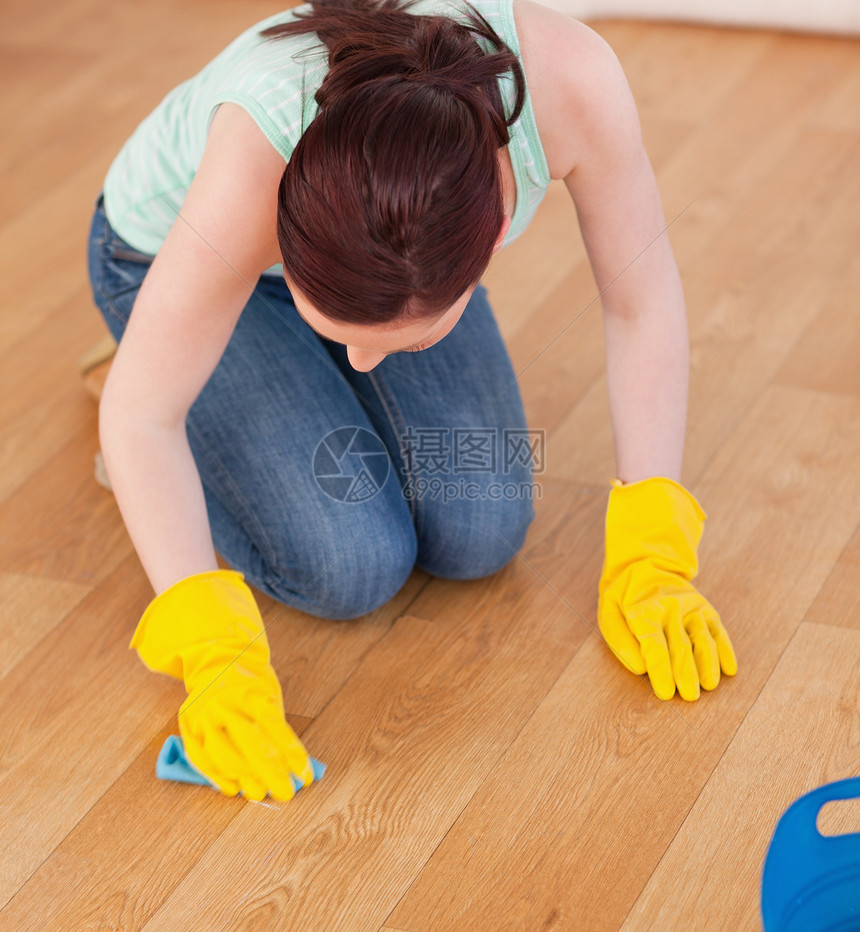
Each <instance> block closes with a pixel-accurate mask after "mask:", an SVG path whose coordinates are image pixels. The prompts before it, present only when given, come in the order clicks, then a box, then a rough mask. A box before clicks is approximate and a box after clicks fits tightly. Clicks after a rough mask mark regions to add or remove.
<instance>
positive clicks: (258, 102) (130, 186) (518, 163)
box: [104, 0, 550, 275]
mask: <svg viewBox="0 0 860 932" xmlns="http://www.w3.org/2000/svg"><path fill="white" fill-rule="evenodd" d="M471 2H472V5H473V6H474V7H475V8H476V9H477V10H478V11H479V12H480V13H481V14H482V15H483V16H484V17H485V18H486V19H487V20H488V22H489V23H490V25H492V27H493V28H494V29H495V30H496V32H497V33H498V35H499V36H500V37H501V38H502V39H503V40H504V41H505V42H506V43H507V45H508V46H509V47H510V49H511V51H513V52H514V54H515V55H517V57H519V58H520V60H522V56H521V52H520V45H519V39H518V37H517V32H516V26H515V24H514V15H513V9H512V3H513V0H471ZM304 9H307V6H304V7H296V8H294V9H291V10H287V11H285V12H282V13H278V14H276V15H274V16H270V17H268V18H267V19H264V20H263V21H262V22H259V23H257V24H255V25H254V26H252V27H251V28H250V29H247V30H246V31H245V32H243V33H242V34H241V35H240V36H239V37H238V38H237V39H235V40H234V41H233V42H231V43H230V45H228V46H227V48H225V49H224V50H223V51H222V52H221V53H220V54H219V55H218V56H216V57H215V58H214V59H213V60H212V61H211V62H209V64H208V65H206V66H205V67H204V68H203V69H202V70H201V71H200V72H198V73H197V74H196V75H194V77H192V78H190V79H189V80H187V81H184V82H183V83H182V84H180V85H179V86H178V87H175V88H174V89H173V90H172V91H171V92H170V93H169V94H168V95H167V96H166V97H165V98H164V99H163V100H162V101H161V103H160V104H159V105H158V106H157V107H156V108H155V110H153V111H152V113H150V114H149V116H148V117H146V119H144V120H143V122H142V123H141V124H140V125H139V126H138V128H137V129H136V130H135V132H134V133H133V134H132V136H131V137H130V138H129V139H128V141H127V142H126V143H125V145H124V146H123V148H122V149H121V150H120V152H119V154H118V155H117V157H116V159H115V160H114V162H113V163H112V165H111V166H110V168H109V170H108V173H107V176H106V178H105V182H104V204H105V212H106V214H107V218H108V220H109V221H110V224H111V226H112V227H113V228H114V229H115V230H116V232H117V233H118V234H119V235H120V236H121V237H122V238H123V239H124V240H125V241H126V242H127V243H129V244H130V245H131V246H133V247H134V248H135V249H137V250H139V251H140V252H143V253H147V254H149V255H155V253H156V252H158V249H159V247H160V246H161V244H162V243H163V242H164V239H165V237H166V236H167V233H168V232H169V230H170V228H171V226H172V225H173V222H174V221H175V219H176V215H177V213H178V212H179V209H180V208H181V207H182V202H183V200H184V199H185V193H186V191H187V190H188V186H189V185H190V183H191V180H192V179H193V177H194V174H195V172H196V170H197V166H198V165H199V164H200V159H201V157H202V155H203V148H204V146H205V144H206V136H207V133H208V130H209V125H210V123H211V121H212V117H213V116H214V114H215V111H216V110H217V108H218V106H219V104H222V103H225V102H228V101H230V102H232V103H235V104H238V105H239V106H241V107H243V108H244V109H245V110H247V111H248V113H249V114H250V115H251V117H252V118H253V119H254V121H255V122H256V123H257V125H258V126H259V127H260V129H261V130H262V131H263V133H264V134H265V136H266V138H267V139H268V140H269V141H270V142H271V143H272V145H273V146H274V147H275V149H277V151H278V152H279V153H280V154H281V155H282V156H283V158H284V159H285V160H286V161H289V158H290V155H291V153H292V151H293V149H294V147H295V145H296V143H297V142H298V140H299V137H300V136H301V134H302V131H303V129H304V128H305V127H306V126H307V125H308V124H309V123H310V121H311V120H312V119H313V118H314V115H315V114H316V112H317V104H316V101H315V100H314V94H315V92H316V90H317V88H318V87H319V86H320V84H321V83H322V80H323V78H324V77H325V74H326V71H327V70H328V57H327V49H326V48H325V47H324V46H323V45H322V43H321V42H320V40H319V38H318V37H317V36H316V35H315V34H308V35H303V36H290V37H287V38H278V39H268V40H267V39H264V38H263V37H262V36H261V35H260V32H261V31H262V30H263V29H266V28H268V27H269V26H273V25H275V24H276V23H282V22H287V21H289V20H291V19H293V18H294V15H295V12H296V11H297V10H304ZM410 12H414V13H434V14H440V15H445V16H449V17H450V18H452V19H463V18H464V17H463V7H461V6H457V5H456V3H455V2H454V0H418V2H417V3H416V4H415V5H414V6H412V7H411V8H410ZM499 86H500V89H501V93H502V97H503V99H504V101H505V106H506V107H507V112H508V113H510V112H511V111H512V107H513V100H514V97H515V87H514V82H513V79H512V78H511V77H509V76H503V77H502V78H500V79H499ZM510 136H511V139H510V145H509V152H510V156H511V163H512V165H513V171H514V178H515V180H516V194H517V196H516V208H515V210H514V216H513V218H512V221H511V229H510V232H509V233H508V235H507V237H506V239H505V245H507V244H508V243H510V242H511V241H512V240H513V239H515V238H516V237H517V236H519V235H520V234H521V233H522V232H523V230H524V229H525V228H526V226H528V223H529V221H530V220H531V219H532V217H533V216H534V214H535V211H536V210H537V207H538V204H539V203H540V201H541V199H542V198H543V195H544V193H545V192H546V188H547V186H548V184H549V181H550V178H549V169H548V167H547V163H546V157H545V155H544V151H543V147H542V146H541V142H540V138H539V136H538V131H537V125H536V123H535V117H534V111H533V110H532V106H531V100H530V98H529V96H528V91H527V93H526V101H525V106H524V107H523V110H522V113H521V115H520V117H519V118H518V120H517V121H516V123H515V124H514V125H513V126H512V127H511V130H510ZM267 272H268V273H271V274H278V275H280V274H281V267H280V266H273V267H272V268H271V269H267Z"/></svg>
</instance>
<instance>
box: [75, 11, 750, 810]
mask: <svg viewBox="0 0 860 932" xmlns="http://www.w3.org/2000/svg"><path fill="white" fill-rule="evenodd" d="M320 40H322V43H324V45H322V44H321V41H320ZM551 178H562V179H564V181H565V184H566V185H567V188H568V189H569V191H570V194H571V197H572V200H573V203H574V205H575V208H576V211H577V213H578V216H579V221H580V225H581V228H582V232H583V236H584V239H585V243H586V246H587V249H588V253H589V257H590V260H591V263H592V266H593V268H594V273H595V276H596V279H597V283H598V285H599V287H600V288H601V290H604V289H608V291H607V292H606V294H605V295H604V314H605V327H606V342H607V362H608V372H609V391H610V401H611V406H612V417H613V425H614V429H615V437H616V453H617V468H618V476H619V477H620V478H619V479H617V480H615V486H614V488H613V490H612V492H611V493H610V500H609V509H608V513H607V531H606V559H605V563H604V569H603V574H602V577H601V580H600V587H599V588H600V606H599V622H600V627H601V631H602V633H603V635H604V637H605V639H606V641H607V643H608V644H609V646H610V648H611V649H612V650H613V651H614V652H615V653H616V655H617V656H618V658H619V659H620V660H621V662H622V663H624V664H625V665H626V666H627V667H628V668H629V669H631V670H633V671H634V672H636V673H639V674H641V673H644V672H646V671H647V672H648V674H649V677H650V680H651V683H652V685H653V687H654V689H655V691H656V692H657V694H658V695H659V696H661V697H662V698H666V699H668V698H671V696H672V695H673V694H674V692H675V689H676V686H677V689H678V691H679V693H680V694H681V696H682V697H683V698H685V699H688V700H692V699H696V698H698V696H699V690H700V686H701V687H704V688H705V689H713V688H714V687H715V686H716V685H717V683H718V681H719V678H720V671H721V670H722V672H724V673H726V674H733V673H734V672H735V670H736V663H735V658H734V654H733V651H732V647H731V643H730V641H729V638H728V635H727V634H726V633H725V630H724V628H723V627H722V625H721V623H720V620H719V617H718V615H717V613H716V612H715V611H714V610H713V608H712V607H711V606H710V605H709V604H708V602H707V601H706V600H705V599H704V598H703V597H702V596H701V595H700V594H699V593H698V592H697V591H696V590H695V589H694V588H693V586H692V585H691V584H690V580H691V579H692V578H693V576H694V575H695V573H696V568H697V567H696V548H697V545H698V541H699V537H700V535H701V530H702V524H703V521H704V513H703V512H702V511H701V509H700V508H699V506H698V503H697V502H696V501H695V499H694V498H693V497H692V496H691V495H690V494H689V493H688V492H687V491H686V490H685V489H684V488H683V487H682V486H681V485H680V484H679V481H678V480H679V478H680V470H681V458H682V447H683V438H684V429H685V411H686V397H687V370H688V346H687V330H686V316H685V309H684V301H683V295H682V290H681V285H680V282H679V278H678V273H677V269H676V266H675V263H674V260H673V258H672V253H671V249H670V246H669V244H668V241H667V238H666V237H665V236H663V235H662V233H663V230H664V219H663V216H662V210H661V206H660V200H659V195H658V192H657V188H656V184H655V181H654V176H653V173H652V171H651V168H650V165H649V162H648V159H647V156H646V154H645V152H644V149H643V146H642V141H641V136H640V130H639V123H638V118H637V114H636V110H635V106H634V104H633V101H632V97H631V94H630V91H629V88H628V86H627V83H626V81H625V79H624V76H623V74H622V71H621V69H620V67H619V65H618V62H617V60H616V59H615V57H614V55H613V54H612V52H611V51H610V50H609V49H608V47H607V46H606V45H605V43H604V42H603V41H602V40H601V39H600V38H599V37H598V36H597V35H596V34H595V33H593V32H592V31H591V30H589V29H588V28H586V27H585V26H583V25H582V24H580V23H577V22H575V21H573V20H570V19H567V18H566V17H564V16H560V15H559V14H557V13H554V12H552V11H550V10H548V9H546V8H544V7H541V6H538V5H536V4H533V3H531V2H529V0H479V2H477V3H476V4H475V7H474V9H473V11H472V12H470V11H469V10H468V9H466V8H465V7H464V6H463V5H462V4H461V5H456V4H451V3H448V2H446V0H418V2H416V3H414V4H411V5H409V6H408V8H405V9H404V8H402V7H398V4H397V0H326V2H318V3H315V4H314V5H313V6H310V7H302V8H299V10H297V11H288V12H286V13H283V14H279V15H277V16H274V17H271V18H270V19H268V20H266V21H265V22H263V23H260V24H257V25H256V26H254V27H252V28H251V29H249V30H248V31H247V32H245V33H243V35H242V36H240V37H239V38H238V39H237V40H236V41H235V42H234V43H232V44H231V45H230V46H229V47H228V48H227V49H226V50H225V51H224V52H222V53H221V55H219V56H218V57H217V58H216V59H214V60H213V62H211V63H210V64H209V65H208V66H207V67H206V68H204V69H203V71H202V72H200V74H198V75H197V76H195V77H194V78H192V79H191V80H190V81H189V82H186V83H185V84H183V85H180V86H179V87H178V88H176V89H175V90H174V91H173V92H172V93H171V94H169V95H168V97H167V98H165V100H164V101H163V102H162V103H161V104H160V105H159V107H158V108H157V109H156V110H155V111H154V112H153V114H151V115H150V116H149V117H148V118H147V119H146V120H145V121H144V122H143V123H142V124H141V126H140V127H139V128H138V130H137V131H136V132H135V134H134V136H132V138H131V139H130V140H129V142H128V143H127V144H126V146H125V147H124V149H123V150H122V152H121V153H120V154H119V156H118V157H117V159H116V161H115V162H114V164H113V165H112V166H111V169H110V171H109V172H108V175H107V178H106V180H105V187H104V195H103V198H100V199H99V202H98V204H97V210H96V215H95V217H94V220H93V228H92V234H91V243H90V272H91V278H92V282H93V291H94V295H95V299H96V302H97V304H98V306H99V307H100V309H101V310H102V313H103V314H104V316H105V319H106V321H107V323H108V325H109V327H110V328H111V331H112V333H113V334H114V336H115V337H116V338H117V339H118V340H120V344H119V349H118V352H117V355H116V358H115V360H114V363H113V366H112V368H111V373H110V376H109V378H108V381H107V384H106V385H105V390H104V395H103V398H102V403H101V409H100V431H101V442H102V451H103V454H104V458H105V463H106V466H107V470H108V473H109V475H110V479H111V483H112V486H113V488H114V491H115V493H116V497H117V501H118V503H119V506H120V509H121V511H122V515H123V518H124V520H125V523H126V526H127V527H128V530H129V533H130V535H131V538H132V540H133V542H134V545H135V548H136V550H137V552H138V554H139V555H140V558H141V561H142V563H143V566H144V568H145V570H146V572H147V575H148V576H149V579H150V580H151V582H152V585H153V587H154V589H155V592H156V598H155V599H154V600H153V602H152V603H151V604H150V606H149V607H148V609H147V611H146V612H145V614H144V616H143V618H142V619H141V622H140V624H139V626H138V628H137V631H136V632H135V635H134V639H133V641H132V646H134V647H136V648H137V650H138V652H139V654H140V656H141V658H142V659H143V660H144V662H145V663H146V664H147V665H148V666H149V667H150V668H151V669H153V670H160V671H162V672H167V673H169V674H171V675H173V676H177V677H181V678H183V679H184V680H185V685H186V688H187V690H188V699H187V700H186V702H185V703H184V704H183V706H182V709H181V710H180V727H181V730H182V735H183V738H184V741H185V745H186V751H187V754H188V756H189V758H190V759H191V761H192V762H193V763H194V764H195V765H196V766H197V767H198V768H199V769H200V770H201V771H202V772H203V773H204V774H205V775H206V776H208V777H209V778H210V779H211V780H212V782H214V783H215V784H216V785H218V786H219V787H220V788H221V789H222V791H223V792H225V793H227V794H230V795H232V794H235V793H236V792H239V791H241V792H243V793H245V795H246V796H247V797H249V798H254V799H260V798H262V797H263V796H264V795H265V794H266V793H267V792H268V793H270V794H271V795H272V796H273V797H275V798H289V797H290V796H291V795H292V792H293V788H292V783H291V781H290V779H289V774H290V772H292V773H293V774H295V775H296V776H297V777H298V778H299V779H300V780H301V781H302V782H304V783H307V782H309V781H310V780H311V779H312V770H311V765H310V760H309V757H308V754H307V752H306V750H305V748H304V747H303V746H302V744H301V742H300V741H299V739H298V738H297V737H296V735H295V734H294V733H293V732H292V730H291V729H290V728H289V726H288V725H287V723H286V721H285V719H284V711H283V700H282V697H281V692H280V686H279V683H278V680H277V677H276V675H275V674H274V671H273V670H272V667H271V664H270V662H269V650H268V645H267V642H266V638H265V632H264V628H263V624H262V620H261V618H260V614H259V611H258V609H257V607H256V604H255V602H254V599H253V596H252V594H251V592H250V590H249V588H248V587H247V585H246V584H245V582H244V579H248V580H249V581H250V582H252V583H253V584H254V585H256V586H258V587H259V588H260V589H262V590H263V591H265V592H267V593H269V594H270V595H272V596H273V597H274V598H276V599H279V600H280V601H282V602H284V603H286V604H289V605H293V606H296V607H298V608H301V609H302V610H304V611H307V612H310V613H313V614H317V615H321V616H324V617H329V618H350V617H356V616H359V615H362V614H364V613H366V612H368V611H371V610H373V609H374V608H376V607H378V606H379V605H381V604H383V603H384V602H386V601H387V600H388V599H390V598H391V596H392V595H393V594H394V593H395V592H397V591H398V590H399V589H400V587H401V586H402V585H403V583H404V581H405V580H406V578H407V577H408V576H409V574H410V572H411V571H412V569H413V567H414V566H415V565H418V566H419V567H421V568H422V569H424V570H426V571H427V572H429V573H432V574H434V575H438V576H443V577H448V578H460V579H465V578H476V577H480V576H485V575H488V574H490V573H493V572H495V571H497V570H498V569H499V568H500V567H502V566H503V565H505V564H506V563H507V562H508V561H509V560H510V559H511V557H512V556H513V555H514V553H515V552H516V550H517V549H518V548H519V547H520V545H521V544H522V542H523V540H524V537H525V533H526V529H527V527H528V524H529V523H530V521H531V519H532V516H533V513H534V512H533V509H532V506H531V501H530V497H529V494H528V493H529V490H530V488H531V469H530V463H529V462H528V461H527V458H526V459H525V460H524V459H523V458H522V457H517V456H502V455H501V451H500V450H499V446H501V445H503V443H504V442H505V441H509V440H510V439H511V437H512V436H521V435H522V433H523V432H524V431H525V430H526V425H525V418H524V415H523V408H522V403H521V400H520V396H519V393H518V390H517V386H516V379H515V376H514V373H513V370H512V368H511V364H510V361H509V359H508V356H507V352H506V350H505V348H504V345H503V343H502V340H501V338H500V335H499V332H498V329H497V327H496V325H495V322H494V320H493V316H492V312H491V310H490V308H489V305H488V303H487V299H486V296H485V293H484V291H483V289H482V288H481V286H480V284H479V281H480V278H481V275H482V274H483V272H484V270H485V269H486V266H487V264H488V262H489V260H490V257H491V255H492V254H493V253H494V252H495V251H497V250H498V249H500V248H501V247H502V246H503V245H504V244H505V243H507V242H509V241H510V240H511V239H512V238H513V237H514V236H516V235H518V234H519V233H520V232H521V231H522V229H523V228H524V227H525V226H526V225H527V223H528V221H529V220H530V219H531V216H532V215H533V213H534V211H535V209H536V207H537V204H538V202H539V201H540V198H541V196H542V194H543V192H544V190H545V188H546V186H547V184H548V183H549V180H550V179H551ZM153 257H154V258H153ZM622 273H623V274H622ZM610 285H611V286H612V287H611V288H609V286H610ZM132 308H133V310H134V313H133V314H131V310H132ZM407 350H408V351H409V352H406V351H407ZM419 350H420V351H421V352H418V351H419ZM458 431H459V432H460V433H459V434H458V433H457V432H458ZM446 432H448V433H446ZM440 436H443V437H448V438H451V437H454V436H458V437H461V438H462V437H463V436H471V437H472V438H473V439H474V437H481V438H482V439H483V440H485V441H487V443H486V446H485V452H487V451H489V452H492V451H495V452H496V454H498V455H497V456H494V457H487V458H485V460H484V461H482V462H481V463H480V465H482V467H483V468H482V469H479V470H475V471H474V472H473V474H472V475H470V477H469V478H470V479H474V480H475V490H474V492H475V494H473V495H471V496H468V495H465V494H464V495H460V496H455V497H454V500H450V499H449V500H439V497H438V495H432V494H427V492H428V490H429V489H430V488H431V484H430V483H429V482H428V480H429V479H430V478H431V477H432V476H433V475H434V473H435V472H437V471H439V472H441V473H442V474H443V475H448V476H451V475H452V473H453V472H454V471H456V468H457V466H458V464H457V463H456V462H454V461H453V459H452V454H456V452H457V450H456V448H455V446H454V447H452V446H450V445H449V446H448V447H447V448H444V447H443V446H440V445H438V444H437V445H435V447H431V451H430V455H427V454H428V450H427V444H428V442H429V441H430V440H434V439H435V440H438V439H439V437H440ZM473 452H474V450H473ZM460 465H461V466H462V463H460ZM383 467H384V468H383ZM389 467H390V469H391V472H393V473H394V475H393V476H389V475H388V471H389ZM350 470H351V471H352V472H350ZM356 473H357V474H358V478H360V479H362V483H360V484H359V485H358V486H356V484H355V482H354V481H353V480H354V479H355V478H356V475H355V474H356ZM502 485H504V486H505V487H509V488H512V489H514V491H515V492H516V493H517V494H510V495H508V494H507V493H506V494H505V495H503V496H498V495H496V496H495V497H494V496H493V495H492V494H491V492H492V489H493V488H498V487H500V486H502ZM356 488H358V491H357V492H356ZM362 490H363V491H362ZM216 548H217V550H218V551H219V552H220V554H221V555H222V556H223V557H224V559H225V560H226V561H227V563H229V565H230V566H232V567H235V571H227V570H219V569H218V564H217V562H216V557H215V549H216Z"/></svg>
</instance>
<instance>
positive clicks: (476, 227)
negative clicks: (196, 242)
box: [263, 0, 525, 323]
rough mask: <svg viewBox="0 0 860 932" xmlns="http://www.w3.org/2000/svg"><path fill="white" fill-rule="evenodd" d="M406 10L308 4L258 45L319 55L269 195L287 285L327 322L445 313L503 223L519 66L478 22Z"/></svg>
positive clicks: (364, 1)
mask: <svg viewBox="0 0 860 932" xmlns="http://www.w3.org/2000/svg"><path fill="white" fill-rule="evenodd" d="M413 3H414V0H409V2H407V3H405V4H401V3H399V2H398V0H313V2H312V4H311V8H310V10H307V11H301V12H298V13H296V15H295V18H294V19H293V20H292V21H290V22H288V23H283V24H280V25H277V26H273V27H271V28H269V29H267V30H265V32H264V33H263V35H264V36H266V37H268V38H272V39H278V38H281V37H287V36H293V35H302V34H306V33H312V32H313V33H316V34H317V35H318V36H319V38H320V39H321V41H322V42H323V43H324V44H325V46H326V47H327V49H328V64H329V70H328V73H327V75H326V77H325V79H324V80H323V82H322V84H321V86H320V87H319V89H318V90H317V92H316V101H317V103H318V105H319V111H318V113H317V116H316V117H315V119H314V120H313V121H312V123H311V124H310V125H309V126H308V127H307V128H306V129H305V131H304V133H303V134H302V137H301V139H300V140H299V142H298V144H297V145H296V148H295V150H294V151H293V153H292V156H291V158H290V160H289V162H288V163H287V167H286V170H285V172H284V176H283V179H282V181H281V186H280V190H279V198H278V239H279V243H280V247H281V253H282V256H283V260H284V268H285V270H286V271H287V273H288V274H289V275H290V277H291V278H292V280H293V281H294V282H295V284H296V285H297V286H298V287H299V288H300V289H301V291H302V292H303V293H304V294H305V295H307V296H308V298H309V299H310V300H311V301H312V302H313V303H314V306H315V307H316V308H317V309H318V310H319V311H320V312H321V313H323V314H325V315H326V316H328V317H330V318H332V319H333V320H337V321H345V322H350V323H385V322H389V321H393V320H396V319H398V318H406V319H411V318H419V317H429V316H435V315H437V314H438V313H440V312H442V311H444V310H446V309H447V308H448V307H450V306H451V305H452V304H454V303H455V302H456V300H457V299H458V298H459V297H460V296H461V295H462V294H463V293H465V292H466V291H467V290H468V289H469V288H470V287H472V286H474V285H476V284H477V283H478V281H479V280H480V277H481V275H482V274H483V273H484V271H485V269H486V267H487V265H488V264H489V260H490V257H491V255H492V251H493V246H494V244H495V241H496V238H497V236H498V234H499V231H500V229H501V225H502V220H503V217H504V207H503V199H502V186H501V176H500V172H499V165H498V150H499V149H500V148H501V147H503V146H505V145H507V143H508V142H509V127H510V126H511V125H512V124H513V123H514V122H515V121H516V119H517V118H518V116H519V114H520V112H521V110H522V107H523V103H524V99H525V79H524V77H523V72H522V68H521V66H520V63H519V61H518V59H517V58H516V56H515V55H514V54H513V52H511V50H510V49H509V48H508V47H507V46H506V45H505V44H504V42H503V41H502V40H501V39H500V37H499V36H498V35H497V34H496V32H495V31H494V30H493V28H492V27H491V26H490V24H489V23H488V22H487V21H486V19H484V18H483V17H482V16H481V15H480V14H479V13H478V12H477V11H476V10H474V9H471V11H470V12H469V14H468V15H467V17H466V22H464V23H460V22H456V21H454V20H452V19H449V18H447V17H443V16H423V15H413V14H412V13H410V12H408V10H409V8H410V7H411V6H412V5H413ZM479 40H481V41H482V42H483V45H484V47H486V48H487V49H488V50H487V51H485V50H484V48H482V45H481V44H479ZM508 74H510V76H511V77H512V78H513V81H514V91H515V93H514V101H513V107H512V110H511V113H510V115H509V116H507V115H506V114H505V107H504V102H503V99H502V94H501V92H500V89H499V78H500V77H501V76H504V75H508Z"/></svg>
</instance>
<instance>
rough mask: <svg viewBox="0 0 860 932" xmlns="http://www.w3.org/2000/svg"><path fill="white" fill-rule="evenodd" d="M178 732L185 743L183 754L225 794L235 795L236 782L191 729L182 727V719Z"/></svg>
mask: <svg viewBox="0 0 860 932" xmlns="http://www.w3.org/2000/svg"><path fill="white" fill-rule="evenodd" d="M179 732H180V734H181V735H182V743H183V744H184V745H185V754H186V756H187V757H188V759H189V760H190V761H191V763H192V764H194V766H195V767H196V768H197V769H198V770H199V771H200V772H201V773H202V774H203V775H204V776H205V777H206V778H207V779H208V780H209V781H210V782H211V783H214V784H215V786H217V787H218V789H219V790H220V791H221V792H222V793H223V794H224V795H225V796H235V795H236V794H237V793H238V792H239V784H238V782H237V781H236V780H235V779H233V778H231V777H228V776H227V774H226V773H224V771H223V770H222V769H221V768H220V767H218V766H217V765H216V763H215V761H214V760H213V758H212V756H211V755H210V754H209V752H208V750H207V749H206V746H205V744H204V742H203V741H201V740H200V739H199V738H198V737H197V736H196V735H195V734H194V732H193V731H192V730H191V729H188V728H184V727H183V724H182V720H181V719H180V722H179Z"/></svg>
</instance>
